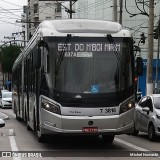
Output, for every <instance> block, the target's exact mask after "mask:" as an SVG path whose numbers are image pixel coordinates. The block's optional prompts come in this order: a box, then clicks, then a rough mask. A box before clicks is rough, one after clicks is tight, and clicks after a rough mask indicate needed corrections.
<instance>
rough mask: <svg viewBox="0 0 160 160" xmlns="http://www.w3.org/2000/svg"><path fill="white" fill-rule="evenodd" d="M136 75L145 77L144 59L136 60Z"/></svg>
mask: <svg viewBox="0 0 160 160" xmlns="http://www.w3.org/2000/svg"><path fill="white" fill-rule="evenodd" d="M136 75H137V76H142V75H143V59H142V58H141V57H137V58H136Z"/></svg>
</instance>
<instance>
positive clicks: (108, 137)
mask: <svg viewBox="0 0 160 160" xmlns="http://www.w3.org/2000/svg"><path fill="white" fill-rule="evenodd" d="M114 137H115V135H102V141H103V142H104V143H107V144H111V143H113V141H114Z"/></svg>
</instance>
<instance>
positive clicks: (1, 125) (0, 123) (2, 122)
mask: <svg viewBox="0 0 160 160" xmlns="http://www.w3.org/2000/svg"><path fill="white" fill-rule="evenodd" d="M4 126H5V122H4V120H3V119H0V128H1V127H4Z"/></svg>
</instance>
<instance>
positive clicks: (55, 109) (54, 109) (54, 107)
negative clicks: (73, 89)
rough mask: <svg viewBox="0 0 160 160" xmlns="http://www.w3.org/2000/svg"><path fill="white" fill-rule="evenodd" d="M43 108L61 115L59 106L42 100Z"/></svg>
mask: <svg viewBox="0 0 160 160" xmlns="http://www.w3.org/2000/svg"><path fill="white" fill-rule="evenodd" d="M42 108H43V109H45V110H47V111H49V112H52V113H56V114H61V110H60V106H59V105H57V104H53V103H51V102H49V101H48V100H45V99H42Z"/></svg>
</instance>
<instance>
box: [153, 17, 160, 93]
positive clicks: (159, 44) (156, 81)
mask: <svg viewBox="0 0 160 160" xmlns="http://www.w3.org/2000/svg"><path fill="white" fill-rule="evenodd" d="M159 27H160V18H159V21H158V27H157V28H158V48H157V61H156V77H155V88H154V93H158V68H159V46H160V28H159Z"/></svg>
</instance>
